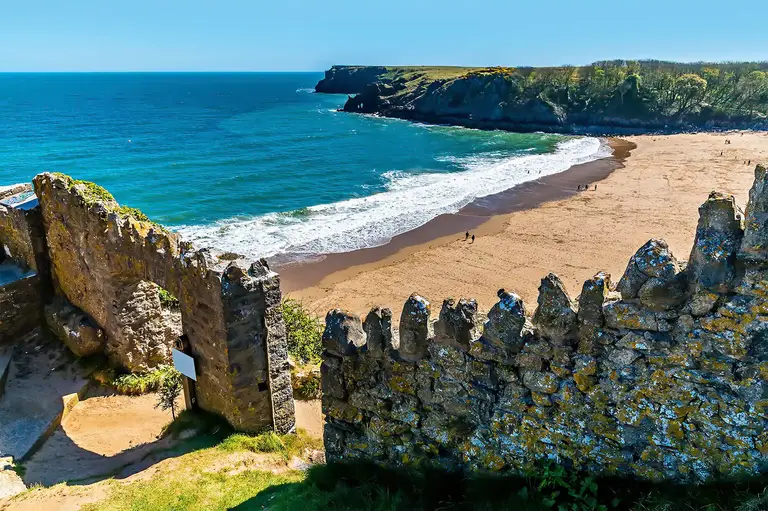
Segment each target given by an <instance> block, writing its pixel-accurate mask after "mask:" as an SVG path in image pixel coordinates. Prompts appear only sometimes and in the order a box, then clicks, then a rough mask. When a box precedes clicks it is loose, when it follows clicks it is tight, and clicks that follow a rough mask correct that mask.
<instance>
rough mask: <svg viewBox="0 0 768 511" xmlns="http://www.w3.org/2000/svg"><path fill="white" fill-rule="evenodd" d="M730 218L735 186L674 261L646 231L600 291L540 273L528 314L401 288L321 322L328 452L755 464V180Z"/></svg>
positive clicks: (762, 410) (705, 475)
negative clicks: (404, 295) (394, 296)
mask: <svg viewBox="0 0 768 511" xmlns="http://www.w3.org/2000/svg"><path fill="white" fill-rule="evenodd" d="M755 174H756V180H755V183H754V186H753V188H752V190H751V191H750V196H749V205H748V207H747V211H746V218H744V219H742V218H741V216H740V214H739V212H738V209H737V207H736V205H735V201H734V199H733V197H729V196H724V195H721V194H717V193H714V192H713V193H712V194H711V195H710V197H709V199H708V200H707V201H706V202H705V203H704V204H703V205H702V206H701V208H700V210H699V212H700V219H699V224H698V228H697V231H696V240H695V244H694V246H693V249H692V252H691V254H690V258H689V260H688V262H687V265H686V264H685V263H682V262H680V261H678V260H676V259H675V257H674V256H673V255H672V254H671V253H670V251H669V250H668V247H667V245H666V243H665V242H664V241H663V240H658V239H653V240H650V241H649V242H648V243H646V244H645V245H644V246H643V247H642V248H640V249H639V250H638V252H637V253H636V254H635V255H634V256H633V257H632V258H631V260H630V262H629V264H628V266H627V269H626V271H625V273H624V275H623V276H622V277H621V279H620V280H619V281H618V284H617V285H616V286H615V287H614V285H613V284H612V282H611V278H610V276H609V275H606V274H604V273H598V274H597V275H595V276H594V277H593V278H591V279H589V280H587V281H586V282H585V283H584V286H583V288H582V292H581V295H580V296H579V297H578V298H577V299H576V300H572V299H571V298H570V297H569V296H568V294H567V292H566V290H565V288H564V286H563V285H562V283H561V282H560V280H559V279H558V277H557V276H556V275H553V274H550V275H547V276H546V277H545V278H544V279H542V282H541V287H540V288H539V292H540V294H539V298H538V307H537V309H536V312H535V314H534V315H533V317H532V318H529V317H528V316H527V315H526V307H525V305H524V304H523V302H522V301H521V299H520V298H519V297H518V296H516V295H515V294H513V293H510V292H506V291H504V290H500V291H499V302H498V303H497V304H496V305H494V306H493V308H492V309H491V310H490V312H489V313H488V316H487V320H486V321H485V322H484V325H482V333H481V332H480V330H481V328H480V327H481V325H480V321H479V319H478V314H477V304H476V302H475V301H474V300H465V299H461V300H458V301H455V300H452V299H449V300H446V301H444V302H443V304H442V307H441V309H440V311H439V317H438V319H437V321H436V322H435V323H434V324H432V323H431V318H430V314H431V306H430V304H429V302H428V301H427V300H426V299H424V298H422V297H420V296H419V295H416V294H414V295H412V296H411V297H410V298H409V299H408V301H407V302H406V303H405V307H404V308H403V311H402V314H401V316H400V327H399V332H397V331H393V329H392V326H391V325H392V313H391V311H390V310H389V309H382V308H378V307H375V308H373V309H372V310H371V312H370V313H369V314H368V315H367V317H366V318H365V320H364V321H362V322H361V320H360V318H358V317H356V316H354V315H351V314H349V313H347V312H344V311H342V310H338V309H336V310H332V311H330V312H329V313H328V315H327V317H326V328H325V332H324V334H323V344H324V348H325V352H324V355H323V364H322V367H321V370H322V387H323V393H324V395H323V412H324V413H325V414H326V419H325V447H326V454H327V456H328V459H329V460H352V459H364V460H371V461H375V462H377V463H381V464H385V465H390V466H421V465H425V464H428V465H435V466H438V467H443V468H446V469H455V470H468V471H480V472H483V471H488V472H502V473H506V472H508V473H515V472H519V471H522V470H525V469H527V468H531V467H533V466H535V465H536V464H538V463H542V462H546V461H547V460H552V461H555V462H558V463H563V464H565V465H567V466H570V467H571V468H574V469H578V470H585V471H588V472H590V473H593V474H603V475H608V474H615V475H625V476H635V477H640V478H645V479H652V480H661V479H675V480H688V481H702V480H707V479H711V478H716V477H719V476H730V475H743V474H758V473H765V472H766V471H768V430H767V429H766V425H767V422H768V383H766V378H767V377H768V176H766V167H764V166H758V167H757V169H756V172H755Z"/></svg>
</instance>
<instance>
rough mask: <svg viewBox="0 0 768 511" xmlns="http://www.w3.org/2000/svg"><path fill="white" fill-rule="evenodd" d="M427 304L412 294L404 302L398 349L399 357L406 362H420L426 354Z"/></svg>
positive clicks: (427, 334)
mask: <svg viewBox="0 0 768 511" xmlns="http://www.w3.org/2000/svg"><path fill="white" fill-rule="evenodd" d="M430 311H431V309H430V304H429V302H428V301H427V300H426V299H425V298H423V297H421V296H419V295H417V294H416V293H414V294H412V295H411V296H410V297H409V298H408V300H407V301H406V302H405V306H404V307H403V313H402V314H401V315H400V347H399V350H398V353H399V355H400V356H401V357H402V358H404V359H406V360H413V361H415V360H420V359H421V358H423V357H424V355H425V354H426V352H427V346H428V344H429V342H428V340H427V337H428V336H429V315H430Z"/></svg>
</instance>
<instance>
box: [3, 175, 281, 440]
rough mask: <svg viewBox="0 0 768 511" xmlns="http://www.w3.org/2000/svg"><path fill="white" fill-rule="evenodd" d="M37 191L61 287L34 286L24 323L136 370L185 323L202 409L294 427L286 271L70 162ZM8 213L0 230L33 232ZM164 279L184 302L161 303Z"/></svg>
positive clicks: (40, 180) (159, 356)
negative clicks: (95, 180) (70, 172)
mask: <svg viewBox="0 0 768 511" xmlns="http://www.w3.org/2000/svg"><path fill="white" fill-rule="evenodd" d="M34 191H35V193H36V195H37V197H38V199H39V203H40V204H39V206H37V207H36V208H35V209H34V210H32V213H30V215H31V214H34V215H36V218H37V225H38V226H39V229H38V231H39V234H40V235H41V239H42V241H43V245H44V248H45V250H44V251H43V252H44V255H45V256H46V264H47V258H50V278H47V276H46V281H48V282H50V283H51V284H52V285H51V287H52V288H53V293H51V294H49V295H46V294H45V293H39V292H35V291H36V290H30V293H29V294H30V295H34V296H35V298H36V303H35V304H34V306H33V307H31V308H29V310H25V311H21V313H23V315H24V316H25V318H26V319H27V320H28V322H30V323H31V325H28V326H31V327H32V328H34V327H39V326H40V324H41V323H45V324H46V326H47V327H48V329H49V330H50V331H52V332H53V333H54V334H55V335H56V336H57V337H59V338H60V339H61V340H62V341H63V342H65V343H66V344H67V346H68V347H69V348H70V349H71V350H72V351H73V352H74V353H75V354H76V355H78V356H89V355H95V354H99V353H104V354H106V355H107V356H108V357H109V359H110V362H111V363H112V365H115V366H118V367H123V368H126V369H129V370H133V371H141V370H146V369H148V368H151V367H154V366H156V365H158V364H160V363H170V348H171V347H172V346H173V343H174V341H175V340H176V339H177V338H178V336H179V335H180V334H182V333H183V334H185V335H186V337H187V339H188V343H189V347H190V350H191V354H192V355H193V357H194V358H195V360H196V366H197V377H198V379H197V383H196V390H197V397H198V404H199V406H200V407H201V408H202V409H204V410H207V411H211V412H214V413H217V414H219V415H221V416H223V417H224V418H226V419H227V420H228V421H229V422H230V423H231V424H232V425H233V426H234V427H235V428H236V429H238V430H243V431H260V430H263V429H265V428H270V427H274V429H275V430H276V431H278V432H281V433H285V432H288V431H291V430H292V429H293V428H294V423H295V420H294V405H293V394H292V388H291V382H290V370H289V366H288V354H287V341H286V334H285V327H284V324H283V319H282V314H281V309H280V302H281V293H280V278H279V276H278V275H277V274H276V273H275V272H273V271H271V270H270V269H269V267H268V266H267V263H266V261H264V260H262V261H259V262H256V263H253V264H251V263H249V262H247V261H245V260H243V259H238V258H236V257H237V256H234V257H235V259H234V260H232V258H231V257H227V258H224V257H218V256H217V255H216V254H214V253H212V252H211V251H209V250H207V249H196V248H195V247H193V246H192V245H191V244H190V243H186V242H183V241H182V240H181V239H180V237H179V236H178V235H177V234H175V233H172V232H170V231H168V230H166V229H165V228H163V227H162V226H159V225H157V224H154V223H152V222H150V221H146V220H145V219H142V216H141V215H140V214H137V212H136V211H135V210H130V209H126V208H122V207H120V206H119V205H118V204H117V202H115V201H114V199H112V198H111V196H109V194H108V193H107V192H106V191H104V190H103V189H101V188H98V187H94V185H92V184H90V183H84V182H78V181H73V180H72V179H71V178H69V177H68V176H65V175H62V174H50V173H45V174H40V175H38V176H36V177H35V179H34ZM2 213H3V212H2V211H0V241H2V240H19V239H21V240H22V241H25V240H24V239H23V238H24V232H26V231H25V229H26V227H25V228H24V229H22V228H20V227H19V226H18V225H13V226H10V227H8V228H7V229H5V230H4V226H5V225H6V224H7V222H6V223H4V218H3V215H2ZM21 245H24V243H21ZM18 252H20V253H21V252H23V251H18ZM230 256H232V255H230ZM30 266H31V265H30ZM160 288H164V289H165V290H167V291H168V292H170V293H171V294H172V295H174V296H175V297H177V298H178V300H179V305H178V310H176V311H175V312H172V311H169V310H166V309H165V308H163V307H162V306H161V300H160ZM2 299H3V295H2V294H0V301H2ZM14 300H16V298H14ZM0 305H4V304H2V303H0ZM6 309H7V308H6V307H3V309H2V310H3V311H6ZM35 309H36V310H35ZM3 314H5V312H3V313H2V314H0V321H2V322H0V327H1V326H2V325H4V324H5V318H4V317H3ZM174 315H175V317H174ZM1 333H2V331H1V330H0V334H1ZM1 337H2V336H1V335H0V338H1ZM8 338H9V341H11V342H13V341H18V340H19V339H18V338H17V336H13V335H9V336H8Z"/></svg>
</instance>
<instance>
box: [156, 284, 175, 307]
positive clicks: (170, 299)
mask: <svg viewBox="0 0 768 511" xmlns="http://www.w3.org/2000/svg"><path fill="white" fill-rule="evenodd" d="M160 305H162V306H163V307H168V308H171V309H178V308H179V299H178V298H176V297H175V296H173V295H172V294H171V293H170V292H168V291H166V290H165V289H163V288H160Z"/></svg>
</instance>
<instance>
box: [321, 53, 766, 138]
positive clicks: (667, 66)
mask: <svg viewBox="0 0 768 511" xmlns="http://www.w3.org/2000/svg"><path fill="white" fill-rule="evenodd" d="M377 69H378V71H377V72H376V73H374V74H372V73H368V74H367V75H366V77H367V78H369V79H371V77H372V76H373V77H375V79H373V81H369V82H368V83H367V84H366V85H365V86H364V87H361V84H360V83H350V84H349V85H350V87H352V86H356V87H357V88H358V89H359V92H360V94H359V95H358V96H356V97H355V98H351V99H350V100H349V101H348V102H347V105H345V107H344V109H345V110H348V111H353V112H364V113H379V114H383V115H388V116H393V117H403V118H410V119H416V120H423V121H428V122H449V123H455V124H464V125H469V126H473V125H476V126H477V127H491V128H493V127H500V128H510V127H514V125H521V126H524V125H530V126H531V127H541V126H567V125H573V126H609V127H628V128H640V129H663V128H665V127H672V128H684V127H698V128H705V129H706V128H718V127H721V128H738V127H755V126H757V127H768V121H767V120H766V119H767V116H768V63H693V64H680V63H673V62H660V61H650V60H648V61H623V60H617V61H604V62H596V63H594V64H592V65H589V66H581V67H575V66H562V67H547V68H532V67H519V68H510V67H493V68H459V67H456V68H450V67H423V68H419V67H388V68H377ZM332 71H333V73H330V72H329V73H327V74H326V79H325V80H323V81H322V82H321V84H324V85H323V86H322V87H321V86H320V85H321V84H318V90H319V91H321V90H322V89H323V88H326V89H327V88H331V87H330V85H331V83H332V82H333V81H334V80H342V81H343V80H348V79H349V77H350V76H351V77H354V76H355V75H356V74H361V71H360V70H356V72H354V73H344V72H343V71H344V70H343V69H342V68H335V69H333V70H332ZM352 81H353V82H354V80H352ZM324 82H325V83H324Z"/></svg>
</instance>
